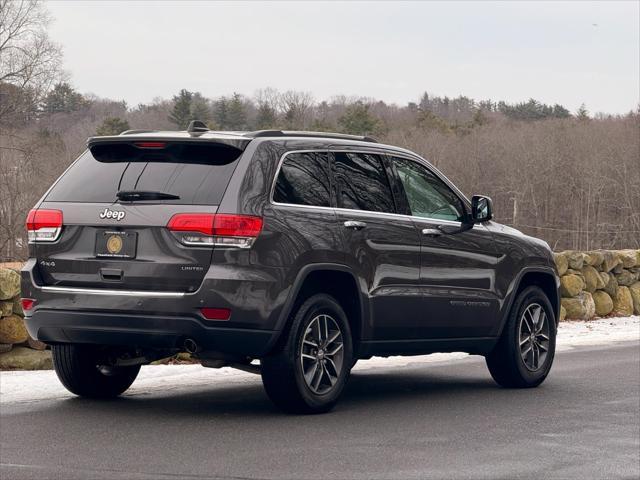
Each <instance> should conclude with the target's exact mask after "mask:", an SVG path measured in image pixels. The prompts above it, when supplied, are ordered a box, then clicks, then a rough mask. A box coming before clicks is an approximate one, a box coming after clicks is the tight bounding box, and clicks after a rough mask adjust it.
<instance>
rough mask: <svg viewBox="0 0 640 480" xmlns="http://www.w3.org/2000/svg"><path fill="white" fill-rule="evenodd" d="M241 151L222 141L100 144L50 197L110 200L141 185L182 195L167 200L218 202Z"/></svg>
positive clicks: (190, 202) (88, 201)
mask: <svg viewBox="0 0 640 480" xmlns="http://www.w3.org/2000/svg"><path fill="white" fill-rule="evenodd" d="M241 154H242V150H240V149H237V148H234V147H230V146H227V145H219V144H217V145H216V144H209V145H206V144H190V145H189V144H179V143H176V144H169V145H168V146H167V147H166V148H163V149H141V148H137V147H135V146H133V145H129V144H107V145H96V146H94V147H93V148H91V149H90V150H87V151H86V152H85V153H83V154H82V156H81V157H80V158H79V159H78V161H77V162H76V163H75V164H74V165H73V166H72V167H71V168H70V169H69V170H68V171H67V172H66V173H65V174H64V175H63V176H62V178H61V179H60V180H59V181H58V182H57V183H56V184H55V185H54V187H53V188H52V189H51V191H50V192H49V194H48V195H47V198H46V201H49V202H87V203H111V202H114V201H115V200H116V193H117V192H118V191H120V190H140V191H156V192H163V193H169V194H172V195H177V196H178V197H180V198H179V199H171V200H162V202H163V203H171V204H187V205H219V204H220V200H222V195H223V194H224V191H225V189H226V187H227V184H228V183H229V180H230V178H231V175H232V174H233V171H234V169H235V167H236V164H237V160H238V158H239V157H240V155H241Z"/></svg>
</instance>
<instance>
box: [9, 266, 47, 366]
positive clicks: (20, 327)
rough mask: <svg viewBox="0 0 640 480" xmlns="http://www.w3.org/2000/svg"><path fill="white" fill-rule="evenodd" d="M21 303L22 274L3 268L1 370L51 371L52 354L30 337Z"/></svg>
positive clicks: (43, 345) (42, 344)
mask: <svg viewBox="0 0 640 480" xmlns="http://www.w3.org/2000/svg"><path fill="white" fill-rule="evenodd" d="M23 315H24V314H23V312H22V305H21V303H20V274H19V273H18V271H17V270H14V269H10V268H0V370H7V369H29V370H38V369H48V368H51V355H50V353H49V352H48V351H45V349H46V347H47V346H46V345H45V344H44V343H42V342H38V341H36V340H33V339H32V338H29V334H28V333H27V330H26V328H25V326H24V322H23V320H22V317H23Z"/></svg>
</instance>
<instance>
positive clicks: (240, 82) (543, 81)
mask: <svg viewBox="0 0 640 480" xmlns="http://www.w3.org/2000/svg"><path fill="white" fill-rule="evenodd" d="M49 9H50V11H51V13H52V15H53V17H54V23H53V24H52V26H51V35H52V37H53V39H54V40H55V41H57V42H59V43H60V44H62V46H63V48H64V54H65V66H66V68H67V70H68V71H69V73H70V78H71V81H72V83H73V85H74V86H75V87H76V88H78V89H79V90H80V91H82V92H91V93H95V94H96V95H99V96H101V97H109V98H114V99H124V100H126V101H127V102H128V104H129V105H132V106H133V105H137V104H138V103H141V102H150V101H151V100H152V99H153V98H154V97H164V98H169V97H170V96H172V95H174V94H175V93H176V92H177V91H178V90H179V89H181V88H187V89H188V90H192V91H200V92H202V93H203V94H204V95H206V96H210V97H214V96H219V95H224V94H230V93H232V92H234V91H235V92H239V93H243V94H246V95H252V94H253V93H254V92H255V90H256V89H258V88H263V87H268V86H271V87H275V88H278V89H279V90H288V89H294V90H304V91H309V92H312V93H313V94H314V96H315V98H316V99H329V98H330V97H331V96H333V95H336V94H346V95H357V96H368V97H375V98H376V99H380V100H384V101H386V102H396V103H398V104H405V103H406V102H409V101H417V100H418V99H419V98H420V96H421V94H422V93H423V92H424V91H428V92H430V93H433V94H437V95H448V96H457V95H467V96H469V97H473V98H476V99H493V100H506V101H510V102H515V101H522V100H527V99H528V98H529V97H533V98H536V99H538V100H541V101H543V102H545V103H556V102H557V103H561V104H564V105H566V106H567V107H568V108H569V109H570V110H572V111H575V110H576V109H577V108H578V107H579V105H580V104H581V103H583V102H584V103H586V104H587V107H588V109H589V110H590V111H591V112H599V111H602V112H609V113H625V112H627V111H629V110H631V109H633V108H635V107H637V105H638V102H639V101H640V98H639V96H640V94H639V90H640V86H639V82H640V79H639V70H640V33H639V32H640V2H638V1H628V2H611V1H602V2H566V3H565V2H535V3H528V2H515V1H513V2H507V1H504V2H469V3H468V2H461V1H460V2H449V3H440V2H408V3H401V2H393V3H386V2H354V3H338V2H317V3H311V2H308V3H294V2H283V3H276V2H264V3H257V2H252V3H233V4H231V3H222V2H203V1H202V2H175V1H165V2H151V1H147V2H124V1H121V2H105V3H102V2H96V1H87V2H80V1H52V2H50V3H49Z"/></svg>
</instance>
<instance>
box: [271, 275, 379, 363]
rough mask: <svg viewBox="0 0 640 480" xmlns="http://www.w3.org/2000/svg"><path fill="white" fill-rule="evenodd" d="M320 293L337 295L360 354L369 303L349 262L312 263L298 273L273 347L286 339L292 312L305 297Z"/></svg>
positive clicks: (280, 320)
mask: <svg viewBox="0 0 640 480" xmlns="http://www.w3.org/2000/svg"><path fill="white" fill-rule="evenodd" d="M319 292H322V293H326V294H328V295H331V296H332V297H334V298H335V299H336V300H337V301H338V303H340V305H341V307H342V308H343V309H344V311H345V313H346V315H347V320H348V321H349V326H350V328H351V335H352V337H353V344H354V345H353V348H354V355H356V356H357V351H358V345H359V343H360V340H361V339H362V338H363V334H365V335H366V332H364V331H363V329H364V327H365V318H367V315H368V310H369V305H368V302H367V301H366V297H365V295H364V294H363V289H362V285H361V284H360V282H359V281H358V279H357V277H356V275H355V274H354V273H353V271H352V270H351V269H350V268H349V267H347V266H346V265H342V264H334V263H318V264H310V265H306V266H305V267H303V268H302V269H301V270H300V271H299V272H298V274H297V276H296V279H295V281H294V283H293V287H292V289H291V292H290V293H289V296H288V298H287V301H286V303H285V305H284V307H283V309H282V312H281V314H280V318H279V320H278V324H277V331H278V332H279V333H278V339H277V340H276V342H275V345H274V348H276V349H277V348H278V347H279V346H281V345H282V344H283V341H286V336H287V334H288V332H289V328H290V326H291V321H292V315H291V314H292V313H293V312H295V311H296V309H297V308H298V306H299V305H301V304H302V302H304V300H305V299H307V298H309V297H310V296H311V295H313V294H314V293H319Z"/></svg>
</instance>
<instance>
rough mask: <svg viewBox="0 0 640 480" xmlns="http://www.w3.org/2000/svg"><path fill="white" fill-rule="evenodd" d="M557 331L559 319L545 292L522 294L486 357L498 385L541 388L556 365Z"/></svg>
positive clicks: (536, 289)
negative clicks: (557, 319)
mask: <svg viewBox="0 0 640 480" xmlns="http://www.w3.org/2000/svg"><path fill="white" fill-rule="evenodd" d="M556 330H557V324H556V318H555V315H554V312H553V308H552V307H551V303H550V302H549V299H548V298H547V296H546V295H545V293H544V292H543V291H542V290H541V289H540V288H539V287H535V286H531V287H527V288H525V289H524V290H523V291H522V292H520V294H519V295H518V296H517V297H516V299H515V301H514V303H513V306H512V307H511V311H510V312H509V317H508V319H507V322H506V324H505V326H504V329H503V331H502V335H501V337H500V340H499V341H498V344H497V345H496V347H495V348H494V349H493V351H492V352H491V353H490V354H489V355H487V357H486V362H487V367H489V372H490V373H491V376H492V377H493V379H494V380H495V381H496V383H498V384H499V385H501V386H503V387H507V388H531V387H537V386H538V385H540V384H541V383H542V382H543V381H544V380H545V378H547V375H548V374H549V371H550V370H551V365H552V364H553V358H554V356H555V350H556Z"/></svg>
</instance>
